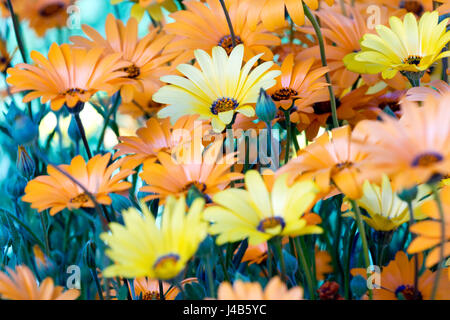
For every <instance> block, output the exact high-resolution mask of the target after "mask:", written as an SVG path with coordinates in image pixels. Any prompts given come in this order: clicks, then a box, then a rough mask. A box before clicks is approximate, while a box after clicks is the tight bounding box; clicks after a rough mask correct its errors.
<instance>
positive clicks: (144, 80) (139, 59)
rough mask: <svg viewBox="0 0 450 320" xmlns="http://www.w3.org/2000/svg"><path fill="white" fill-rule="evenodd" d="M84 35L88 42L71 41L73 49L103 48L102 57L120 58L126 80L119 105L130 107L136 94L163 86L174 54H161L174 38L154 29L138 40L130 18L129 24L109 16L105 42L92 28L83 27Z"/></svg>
mask: <svg viewBox="0 0 450 320" xmlns="http://www.w3.org/2000/svg"><path fill="white" fill-rule="evenodd" d="M82 28H83V31H84V33H85V34H86V35H87V36H88V37H89V38H90V39H87V38H84V37H81V36H73V37H70V41H72V42H73V43H74V44H75V46H78V47H84V48H97V47H100V48H104V49H105V54H108V53H118V54H121V56H122V61H123V63H124V64H125V67H124V68H123V69H122V71H125V72H126V74H125V77H124V78H123V79H122V81H121V82H120V84H121V87H120V95H121V97H122V101H123V102H125V103H129V102H131V101H132V100H133V97H134V95H135V93H136V92H156V91H158V89H159V88H160V87H161V86H162V83H161V82H160V81H159V78H160V77H161V76H163V75H167V74H169V73H170V71H171V70H172V69H171V68H170V67H169V66H168V65H167V62H169V61H170V60H172V59H173V58H175V56H176V55H177V54H162V50H163V48H164V47H165V46H166V45H167V44H168V43H169V42H170V41H172V39H173V36H169V35H165V34H158V30H157V29H155V28H153V29H151V30H150V32H149V33H148V34H147V35H146V36H145V37H144V38H142V39H140V40H139V39H138V22H137V20H136V19H134V18H130V19H129V20H128V23H127V24H126V25H124V23H123V22H122V21H121V20H119V19H116V18H115V17H114V15H112V14H109V15H108V17H107V18H106V25H105V31H106V39H105V38H103V37H102V36H101V35H100V33H98V32H97V31H96V30H95V29H94V28H92V27H90V26H87V25H83V26H82Z"/></svg>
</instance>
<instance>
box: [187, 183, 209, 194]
mask: <svg viewBox="0 0 450 320" xmlns="http://www.w3.org/2000/svg"><path fill="white" fill-rule="evenodd" d="M192 186H194V187H196V188H197V190H198V191H200V192H204V191H205V190H206V184H204V183H203V182H198V181H194V182H191V183H189V184H187V185H186V187H185V188H184V189H185V190H189V189H190V188H191V187H192Z"/></svg>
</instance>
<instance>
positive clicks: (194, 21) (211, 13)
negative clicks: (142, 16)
mask: <svg viewBox="0 0 450 320" xmlns="http://www.w3.org/2000/svg"><path fill="white" fill-rule="evenodd" d="M226 4H227V7H228V11H229V14H230V19H231V23H232V25H233V29H234V33H235V35H236V45H238V44H241V43H242V44H244V46H245V50H244V61H248V60H249V59H251V58H252V57H254V56H256V55H258V54H260V53H264V55H263V56H262V57H261V59H263V60H266V61H271V60H272V59H273V54H272V51H271V50H270V49H269V48H268V46H274V45H279V44H281V40H280V38H278V37H277V36H275V35H273V34H270V33H268V32H267V30H266V29H264V27H263V26H262V25H260V24H258V25H257V26H255V28H254V29H252V30H250V27H249V23H248V16H249V15H250V14H251V12H252V11H253V10H254V8H253V7H252V6H251V5H250V4H249V3H248V2H247V1H243V0H230V1H226ZM185 6H186V8H187V10H182V11H178V12H175V13H172V14H171V15H170V17H171V18H173V19H174V20H175V22H174V23H169V24H167V25H166V26H165V27H164V30H165V31H166V32H167V33H169V34H174V35H176V36H177V38H176V39H175V40H174V41H173V42H172V43H170V44H168V45H167V47H166V49H165V50H166V51H167V52H180V49H182V50H183V51H184V53H183V54H182V55H181V56H180V57H179V58H178V59H177V64H179V63H184V62H186V61H189V60H192V59H193V58H194V50H196V49H202V50H204V51H206V52H208V53H211V50H212V48H213V47H215V46H221V47H222V48H224V49H225V51H226V52H227V53H228V54H230V53H231V51H232V50H233V43H232V39H231V35H230V30H229V28H228V24H227V21H226V18H225V14H224V12H223V9H222V6H221V5H220V2H219V1H217V0H207V1H206V4H204V3H201V2H195V1H190V2H187V3H185Z"/></svg>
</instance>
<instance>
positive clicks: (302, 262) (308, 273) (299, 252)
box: [294, 237, 316, 300]
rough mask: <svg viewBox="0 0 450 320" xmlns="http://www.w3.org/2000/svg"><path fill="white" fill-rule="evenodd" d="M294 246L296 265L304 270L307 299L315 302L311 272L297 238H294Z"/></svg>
mask: <svg viewBox="0 0 450 320" xmlns="http://www.w3.org/2000/svg"><path fill="white" fill-rule="evenodd" d="M294 244H295V250H296V251H297V259H298V264H299V265H302V267H303V270H305V275H306V282H307V283H308V290H309V295H310V297H309V298H310V299H312V300H315V298H316V297H315V294H314V282H313V279H312V275H311V270H310V269H309V266H308V262H307V261H306V257H305V254H304V252H303V250H302V249H301V246H300V238H299V237H295V238H294Z"/></svg>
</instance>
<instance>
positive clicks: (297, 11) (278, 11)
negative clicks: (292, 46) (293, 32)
mask: <svg viewBox="0 0 450 320" xmlns="http://www.w3.org/2000/svg"><path fill="white" fill-rule="evenodd" d="M302 2H304V3H305V4H306V5H307V6H308V7H309V8H310V9H311V10H317V9H318V8H319V0H250V1H249V5H250V6H251V7H252V10H251V11H250V12H249V16H248V19H249V21H250V25H251V26H252V28H254V27H255V25H256V24H257V23H258V21H259V19H261V20H262V22H263V24H264V27H265V28H267V30H270V31H274V30H275V29H277V28H280V27H283V26H284V25H285V24H286V21H285V12H286V11H287V12H288V14H289V16H290V17H291V19H292V21H293V22H294V23H295V24H296V25H299V26H302V25H303V24H304V23H305V14H304V12H303V3H302ZM325 2H326V3H327V4H328V5H332V4H333V3H334V0H325Z"/></svg>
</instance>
